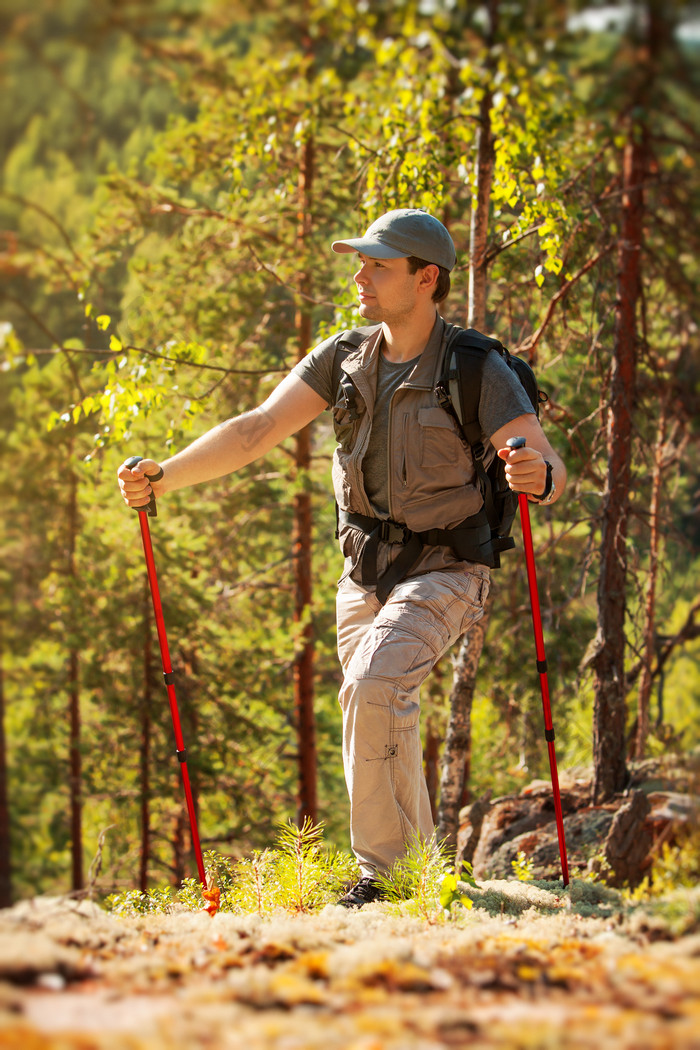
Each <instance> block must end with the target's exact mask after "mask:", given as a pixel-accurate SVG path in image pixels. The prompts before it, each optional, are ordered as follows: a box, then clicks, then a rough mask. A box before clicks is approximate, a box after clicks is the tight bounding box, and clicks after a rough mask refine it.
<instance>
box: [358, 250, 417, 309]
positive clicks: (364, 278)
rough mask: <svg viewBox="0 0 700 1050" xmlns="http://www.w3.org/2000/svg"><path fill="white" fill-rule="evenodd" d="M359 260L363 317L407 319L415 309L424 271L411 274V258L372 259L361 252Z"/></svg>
mask: <svg viewBox="0 0 700 1050" xmlns="http://www.w3.org/2000/svg"><path fill="white" fill-rule="evenodd" d="M357 260H358V263H359V269H358V270H357V273H356V274H355V284H356V285H357V292H358V298H359V300H360V315H361V316H362V317H365V318H367V320H368V321H386V322H388V323H391V322H392V321H393V322H397V321H401V320H404V319H406V318H408V317H409V316H410V314H411V313H412V312H413V311H414V310H415V308H416V304H417V300H418V295H417V287H418V284H419V283H420V277H421V271H420V270H418V271H417V272H416V273H409V269H408V259H373V258H371V257H370V256H367V255H362V254H361V253H360V252H358V254H357Z"/></svg>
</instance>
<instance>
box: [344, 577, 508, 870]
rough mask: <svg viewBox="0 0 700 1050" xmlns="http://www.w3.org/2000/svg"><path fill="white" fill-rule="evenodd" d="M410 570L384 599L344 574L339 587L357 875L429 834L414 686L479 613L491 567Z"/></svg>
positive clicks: (385, 864) (346, 761)
mask: <svg viewBox="0 0 700 1050" xmlns="http://www.w3.org/2000/svg"><path fill="white" fill-rule="evenodd" d="M471 569H472V571H468V572H465V571H462V570H461V569H459V570H444V571H438V572H435V571H433V572H427V573H423V574H421V575H418V576H412V577H408V578H407V579H405V580H403V581H402V582H401V583H399V584H397V586H396V587H395V588H394V590H393V591H392V593H391V595H390V596H389V599H388V601H387V602H386V604H385V605H384V606H383V607H382V606H381V605H380V604H379V602H378V601H377V599H376V597H375V595H374V590H373V589H370V588H367V587H362V586H360V585H358V584H356V583H354V582H353V581H352V580H351V579H350V578H349V577H346V578H345V579H343V580H341V583H340V585H339V588H338V600H337V615H338V655H339V657H340V663H341V666H342V669H343V684H342V687H341V690H340V694H339V700H340V706H341V708H342V712H343V764H344V769H345V780H346V783H347V786H348V792H349V795H350V838H351V844H352V849H353V852H354V854H355V856H356V857H357V859H358V861H359V863H360V867H361V869H362V874H363V875H372V874H374V872H376V871H386V870H387V869H388V868H390V867H391V864H392V863H393V861H394V860H395V859H396V858H397V857H400V856H402V855H403V854H404V853H405V846H406V843H407V841H409V840H410V839H411V837H412V835H415V834H419V835H421V836H423V837H424V838H425V839H426V840H427V839H429V838H430V837H431V836H432V835H433V834H434V832H435V828H434V825H433V820H432V814H431V811H430V801H429V798H428V789H427V786H426V783H425V775H424V772H423V755H422V747H421V737H420V726H419V713H420V698H419V691H420V687H421V685H422V683H423V682H424V681H425V679H426V678H427V676H428V674H429V673H430V671H431V670H432V668H433V667H434V666H435V663H436V662H437V660H438V658H439V657H440V656H442V654H443V653H444V652H446V651H447V649H449V648H450V646H451V645H453V644H454V642H455V641H456V640H457V639H458V638H459V637H460V635H462V634H463V633H464V632H465V631H467V630H468V629H469V627H470V626H471V625H472V624H473V623H476V621H477V620H479V619H480V618H481V616H482V615H483V606H484V602H485V601H486V596H487V594H488V588H489V570H488V569H487V568H485V567H484V566H481V565H472V566H471Z"/></svg>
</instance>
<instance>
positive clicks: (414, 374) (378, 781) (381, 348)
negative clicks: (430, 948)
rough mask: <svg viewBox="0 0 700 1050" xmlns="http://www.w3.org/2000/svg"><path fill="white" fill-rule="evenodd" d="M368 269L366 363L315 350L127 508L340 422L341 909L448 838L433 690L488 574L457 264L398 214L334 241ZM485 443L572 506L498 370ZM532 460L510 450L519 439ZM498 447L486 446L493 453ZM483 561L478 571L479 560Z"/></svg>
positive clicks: (338, 351) (167, 465) (483, 409)
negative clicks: (430, 776) (479, 540)
mask: <svg viewBox="0 0 700 1050" xmlns="http://www.w3.org/2000/svg"><path fill="white" fill-rule="evenodd" d="M332 248H333V250H334V251H335V252H341V253H344V252H349V253H355V254H356V256H357V260H358V265H357V272H356V273H355V283H356V285H357V291H358V298H359V312H360V315H361V316H362V317H363V318H364V319H365V321H367V322H371V323H373V325H374V327H373V328H371V329H370V330H369V332H368V333H367V336H366V338H364V340H363V341H362V342H361V344H360V345H359V346H357V347H356V348H354V347H353V346H351V345H348V342H347V340H346V339H344V337H343V334H342V333H341V334H339V335H337V336H334V337H332V338H331V339H328V340H326V341H325V342H323V343H321V344H320V345H319V346H317V347H316V348H315V349H314V350H313V351H312V352H311V353H310V354H309V355H308V357H307V358H305V359H304V360H303V361H302V362H301V363H300V364H298V365H297V366H296V367H295V368H294V369H293V370H292V372H291V373H290V374H289V375H288V376H287V377H286V378H285V379H284V380H282V382H281V383H280V384H279V386H278V387H277V388H276V389H275V390H274V391H273V392H272V394H271V395H270V396H269V397H268V398H267V400H266V401H265V402H264V403H263V404H262V405H261V406H260V407H259V408H257V409H254V410H253V411H252V412H246V413H244V414H243V415H241V416H238V417H236V418H233V419H229V420H226V421H225V422H224V423H222V424H220V426H218V427H216V428H214V429H213V430H211V431H209V432H208V433H207V434H204V435H203V436H202V437H200V438H199V439H197V440H196V441H195V442H193V444H191V445H190V446H189V447H188V448H186V449H184V450H183V451H182V452H180V453H178V454H177V455H175V456H173V457H172V458H170V459H167V460H165V461H164V462H163V463H162V464H161V465H160V468H161V469H162V471H163V476H162V477H161V478H160V480H159V481H154V482H153V484H152V485H151V484H149V482H148V480H147V479H146V478H145V477H144V475H146V474H158V473H159V464H157V463H156V462H154V461H153V460H143V461H142V462H141V463H139V464H138V466H136V467H135V468H134V469H133V470H129V469H128V468H127V467H125V466H122V467H121V468H120V469H119V483H120V486H121V489H122V493H123V496H124V499H125V501H126V502H127V503H128V504H129V506H131V507H139V506H144V505H145V504H147V503H148V501H149V497H150V493H151V491H153V492H154V493H155V495H156V496H157V497H161V496H163V495H165V494H166V493H167V492H170V491H173V490H174V489H179V488H182V487H183V486H186V485H193V484H196V483H197V482H202V481H207V480H210V479H212V478H217V477H220V476H222V475H224V474H228V473H230V472H231V471H235V470H237V469H239V468H240V467H243V466H245V465H246V464H247V463H250V462H251V461H252V460H253V459H256V458H257V457H258V456H262V455H264V454H265V453H266V452H268V451H269V450H270V449H271V448H273V447H274V446H275V445H276V444H278V443H279V442H280V441H282V440H283V439H284V438H286V437H289V435H291V434H293V433H295V432H296V431H297V430H300V429H301V428H302V427H304V426H305V425H306V424H307V423H310V422H311V420H312V419H315V418H316V416H318V415H319V414H320V413H321V412H322V411H323V410H324V409H326V408H332V409H333V415H334V423H335V429H336V437H337V440H338V447H337V449H336V452H335V456H334V461H333V484H334V489H335V496H336V501H337V503H338V508H339V539H340V545H341V549H342V552H343V554H344V556H345V568H344V572H343V574H342V576H341V579H340V582H339V585H338V598H337V620H338V653H339V657H340V662H341V666H342V670H343V683H342V686H341V690H340V695H339V700H340V705H341V708H342V712H343V762H344V768H345V777H346V782H347V786H348V792H349V795H350V832H351V842H352V848H353V851H354V853H355V855H356V857H357V859H358V862H359V864H360V869H361V876H362V877H361V879H360V881H359V882H358V883H357V885H356V886H354V887H353V888H352V889H350V890H349V891H348V893H346V894H345V896H344V897H343V898H342V899H341V900H340V902H339V903H341V904H342V905H344V906H345V907H362V905H363V904H366V903H368V902H369V901H372V900H376V899H377V898H378V897H379V895H380V891H379V887H378V885H377V883H376V875H377V873H383V872H386V871H387V870H388V869H389V868H390V867H391V864H392V863H393V861H394V860H395V859H396V858H397V857H400V856H402V855H403V853H404V852H405V848H406V843H407V841H408V840H409V839H410V838H412V837H413V836H416V835H419V836H422V837H423V838H425V839H429V838H430V837H431V836H433V835H434V833H435V829H434V826H433V822H432V817H431V810H430V803H429V799H428V792H427V787H426V783H425V777H424V774H423V767H422V753H421V741H420V729H419V690H420V687H421V684H422V683H423V681H424V680H425V679H426V677H427V676H428V674H429V673H430V671H431V670H432V668H433V667H434V665H435V663H436V662H437V660H438V659H439V657H440V656H441V655H442V654H443V653H444V652H446V651H447V650H448V649H449V648H450V646H452V645H453V643H454V642H455V641H456V640H457V639H458V638H459V637H460V636H461V635H462V634H463V633H464V632H465V631H467V630H468V629H469V628H470V627H471V625H472V624H474V623H475V622H476V621H477V620H478V619H479V618H480V617H481V616H482V614H483V606H484V601H485V599H486V596H487V594H488V588H489V569H488V567H487V566H486V565H485V564H481V563H480V562H479V561H478V557H479V552H478V550H474V551H472V550H471V548H469V546H468V544H467V547H466V549H465V547H464V544H463V543H462V542H461V541H460V540H458V536H463V535H464V532H460V530H459V528H458V527H459V526H460V525H463V523H464V522H465V519H469V518H471V517H472V515H474V514H476V513H477V512H478V511H479V509H480V507H481V504H482V500H481V496H480V493H479V489H478V486H477V484H476V477H475V471H474V465H473V462H472V461H471V458H470V457H469V456H468V455H467V454H466V452H465V450H464V449H463V448H462V446H461V445H460V444H459V441H458V439H457V436H456V434H455V432H454V427H453V424H452V421H451V420H450V418H449V416H448V415H447V414H446V413H445V412H444V411H443V409H442V408H441V407H440V406H439V405H438V404H437V402H436V400H435V397H434V394H433V389H434V386H435V383H436V382H437V379H438V377H439V375H440V373H441V370H442V369H441V366H442V362H443V357H444V353H445V347H446V345H447V344H448V343H449V340H450V338H452V337H453V336H454V335H455V334H456V333H457V332H458V331H459V329H456V328H455V327H454V326H452V325H449V324H447V323H446V322H445V321H444V320H443V319H442V318H441V317H440V315H439V313H438V305H439V303H440V302H442V301H443V300H444V298H445V297H446V296H447V294H448V292H449V286H450V276H449V275H450V271H451V270H452V268H453V267H454V265H455V261H456V256H455V249H454V245H453V243H452V239H451V237H450V235H449V233H448V232H447V230H446V229H445V227H444V226H443V225H442V223H440V222H439V221H438V220H437V219H435V218H434V217H433V216H431V215H428V214H427V213H426V212H423V211H419V210H416V209H399V210H396V211H391V212H388V213H387V214H386V215H383V216H382V217H381V218H380V219H378V220H377V221H376V222H374V223H373V224H372V225H371V226H370V227H369V229H368V230H367V232H366V234H365V235H364V237H360V238H355V239H350V240H344V241H336V242H335V243H334V244H333V245H332ZM479 421H480V424H481V427H482V431H483V439H484V442H485V443H486V441H487V439H488V440H489V441H490V443H491V446H493V449H495V450H497V453H498V455H499V456H501V458H502V459H504V460H505V461H506V467H505V469H506V476H507V478H508V483H509V485H510V486H511V488H512V489H515V490H517V491H520V492H526V493H528V495H529V498H530V499H531V500H532V501H534V502H547V503H551V502H553V501H554V499H556V498H558V497H559V496H560V495H561V492H562V491H563V489H564V485H565V482H566V471H565V468H564V464H563V463H562V461H561V459H560V458H559V456H558V455H557V454H556V452H554V450H553V449H552V447H551V445H550V444H549V442H548V441H547V439H546V437H545V435H544V433H543V431H542V428H541V427H540V424H539V422H538V420H537V417H536V415H535V413H534V412H533V410H532V405H531V404H530V402H529V400H528V398H527V395H526V394H525V392H524V390H523V388H522V386H521V385H520V383H519V381H518V380H517V378H515V377H514V376H513V375H512V373H511V371H510V369H509V368H508V366H507V365H506V364H505V362H504V361H503V360H502V359H501V358H500V355H498V354H489V355H488V358H487V360H486V363H485V366H484V373H483V378H482V388H481V397H480V403H479ZM516 436H522V437H525V438H526V445H525V447H524V448H520V449H517V450H514V451H510V450H509V449H508V448H507V445H506V442H507V441H508V439H509V438H511V437H516ZM487 447H488V446H487ZM472 555H473V556H472Z"/></svg>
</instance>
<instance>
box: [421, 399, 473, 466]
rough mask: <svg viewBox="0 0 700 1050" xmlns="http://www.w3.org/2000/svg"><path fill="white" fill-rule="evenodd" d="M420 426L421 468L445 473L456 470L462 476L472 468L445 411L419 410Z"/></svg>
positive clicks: (438, 409)
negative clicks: (448, 470)
mask: <svg viewBox="0 0 700 1050" xmlns="http://www.w3.org/2000/svg"><path fill="white" fill-rule="evenodd" d="M418 425H419V440H420V450H419V456H420V465H421V467H424V468H426V469H427V470H440V469H442V470H443V471H445V470H447V469H450V470H454V469H455V468H456V469H457V472H458V473H460V474H461V473H463V472H464V471H466V470H467V469H468V467H470V466H471V464H470V463H469V457H468V456H467V453H466V451H465V449H464V448H463V447H462V443H461V441H460V440H459V438H458V437H457V434H456V433H455V428H454V424H453V422H452V420H451V419H450V417H449V416H448V415H447V413H446V412H445V411H444V409H442V408H440V407H439V406H436V407H435V408H421V409H419V410H418ZM443 476H444V475H443Z"/></svg>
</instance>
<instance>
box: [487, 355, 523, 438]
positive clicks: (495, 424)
mask: <svg viewBox="0 0 700 1050" xmlns="http://www.w3.org/2000/svg"><path fill="white" fill-rule="evenodd" d="M526 412H531V413H533V414H534V413H535V409H534V408H533V407H532V402H531V401H530V398H529V397H528V395H527V393H526V392H525V388H524V387H523V385H522V383H521V382H520V380H519V379H518V377H517V375H516V374H515V373H514V372H513V370H512V369H510V368H509V367H508V365H507V364H506V362H505V361H504V360H503V358H502V357H501V355H500V354H498V353H495V352H493V351H492V352H491V353H490V354H488V355H487V357H486V360H485V362H484V371H483V374H482V377H481V396H480V398H479V422H480V423H481V430H482V433H483V436H484V437H485V438H490V437H491V435H492V434H495V433H496V431H497V430H500V428H501V427H504V426H505V425H506V423H510V422H511V420H513V419H517V418H518V416H522V415H524V414H525V413H526Z"/></svg>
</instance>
